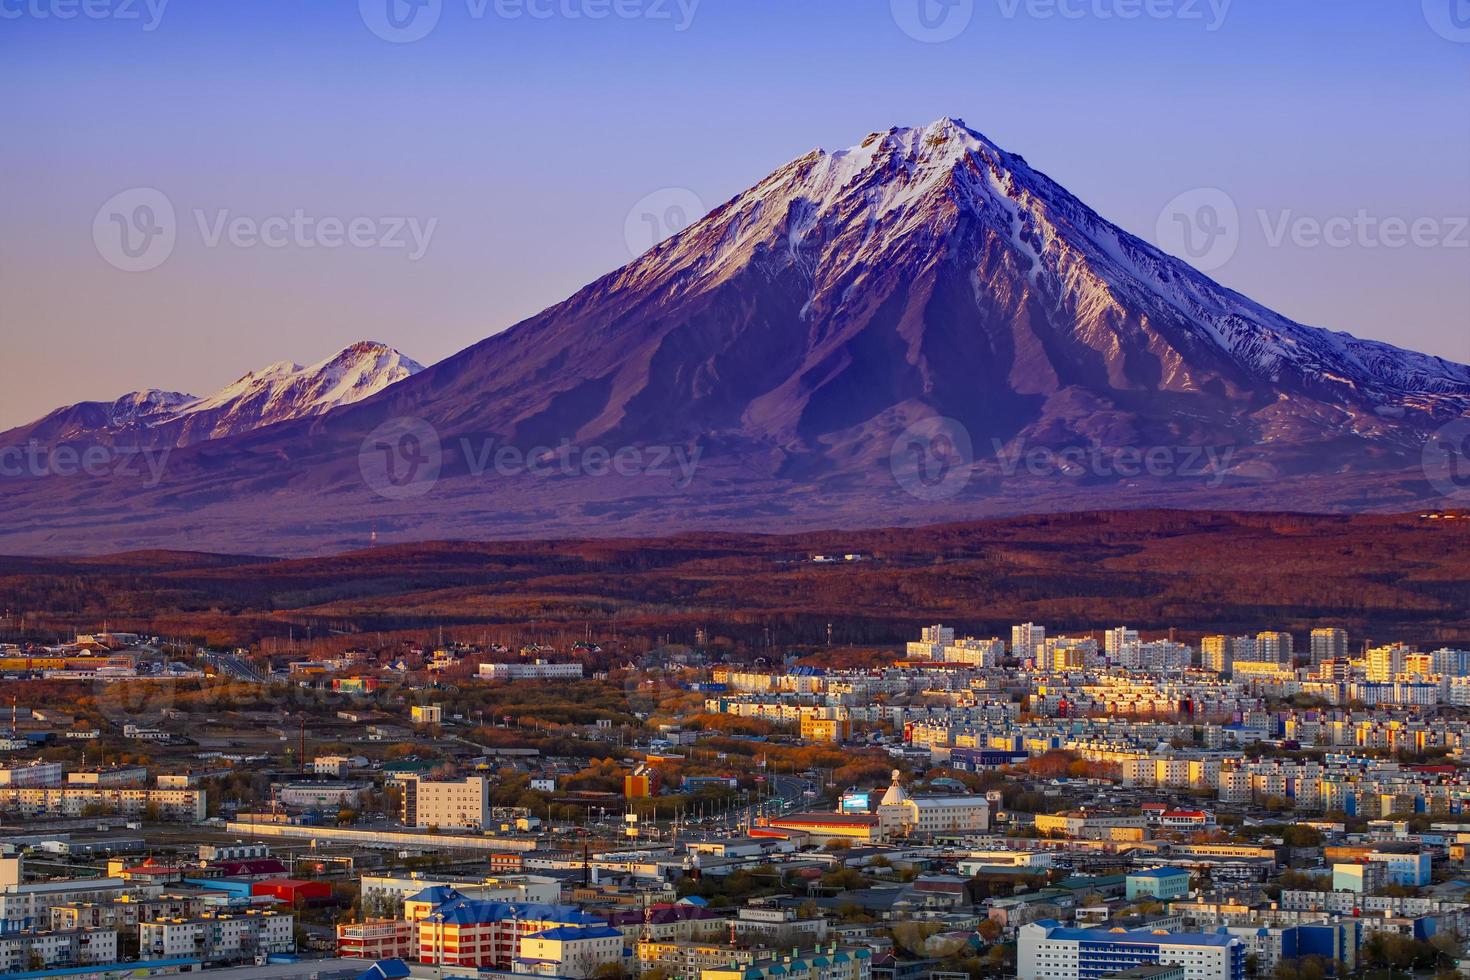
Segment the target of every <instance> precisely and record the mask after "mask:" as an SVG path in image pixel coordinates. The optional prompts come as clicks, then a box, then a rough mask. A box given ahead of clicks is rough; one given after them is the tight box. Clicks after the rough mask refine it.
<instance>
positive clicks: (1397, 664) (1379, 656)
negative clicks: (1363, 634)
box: [1363, 643, 1414, 681]
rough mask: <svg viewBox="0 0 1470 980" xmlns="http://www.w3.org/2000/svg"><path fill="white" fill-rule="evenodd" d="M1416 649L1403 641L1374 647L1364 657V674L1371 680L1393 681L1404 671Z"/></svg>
mask: <svg viewBox="0 0 1470 980" xmlns="http://www.w3.org/2000/svg"><path fill="white" fill-rule="evenodd" d="M1413 652H1414V651H1413V650H1412V649H1410V648H1409V647H1408V646H1407V645H1405V644H1403V643H1392V644H1389V645H1388V646H1384V647H1374V648H1372V649H1371V650H1369V651H1368V653H1367V655H1366V656H1365V657H1364V658H1363V659H1364V674H1365V676H1366V677H1367V678H1368V680H1370V681H1391V680H1393V679H1394V678H1396V677H1398V675H1399V674H1402V673H1404V669H1405V667H1406V665H1407V662H1408V658H1409V655H1410V654H1412V653H1413Z"/></svg>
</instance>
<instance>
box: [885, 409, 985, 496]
mask: <svg viewBox="0 0 1470 980" xmlns="http://www.w3.org/2000/svg"><path fill="white" fill-rule="evenodd" d="M974 463H975V451H974V445H973V444H972V443H971V441H970V431H969V430H968V429H966V428H965V427H964V425H963V424H961V423H960V422H959V421H957V420H955V419H951V418H944V417H942V416H931V417H930V418H927V419H922V420H920V421H918V422H915V423H914V424H913V425H911V426H909V427H908V428H907V429H904V430H903V432H901V433H899V436H898V438H897V439H895V440H894V442H893V448H892V449H891V450H890V451H889V453H888V468H889V469H890V470H891V471H892V473H893V479H894V482H896V483H897V484H898V485H899V486H900V487H902V488H903V491H904V492H905V493H907V494H909V495H910V496H912V497H917V498H919V499H920V500H949V499H950V498H951V497H954V496H955V495H956V494H958V493H959V492H960V491H961V490H963V489H965V486H966V485H967V484H968V483H969V482H970V476H971V471H972V468H973V466H974Z"/></svg>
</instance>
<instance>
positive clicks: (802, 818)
mask: <svg viewBox="0 0 1470 980" xmlns="http://www.w3.org/2000/svg"><path fill="white" fill-rule="evenodd" d="M764 824H765V825H766V826H768V827H775V828H776V829H778V830H799V831H801V832H802V833H806V834H811V835H812V836H813V837H824V838H829V837H843V838H849V839H853V840H860V841H867V842H871V841H875V840H878V839H879V837H880V836H881V833H880V831H879V822H878V818H877V817H875V816H873V815H871V814H867V813H793V814H790V815H789V816H785V817H771V818H770V819H768V820H766V821H764Z"/></svg>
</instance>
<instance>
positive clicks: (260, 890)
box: [250, 878, 332, 908]
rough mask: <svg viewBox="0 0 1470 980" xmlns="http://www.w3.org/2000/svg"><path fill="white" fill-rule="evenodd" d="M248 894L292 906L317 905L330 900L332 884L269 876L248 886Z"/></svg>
mask: <svg viewBox="0 0 1470 980" xmlns="http://www.w3.org/2000/svg"><path fill="white" fill-rule="evenodd" d="M250 894H251V895H253V896H255V897H257V898H261V897H264V898H275V899H279V900H280V901H282V902H285V903H286V904H287V905H290V906H291V907H292V908H296V907H297V906H301V905H318V904H321V903H324V902H330V901H331V900H332V886H331V884H330V883H329V882H325V881H300V880H297V879H295V878H271V879H268V880H266V881H257V882H256V883H255V884H254V885H252V886H250Z"/></svg>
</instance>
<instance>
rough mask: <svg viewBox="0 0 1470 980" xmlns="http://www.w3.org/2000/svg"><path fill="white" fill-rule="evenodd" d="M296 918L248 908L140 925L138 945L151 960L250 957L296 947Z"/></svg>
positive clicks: (144, 955) (238, 958) (239, 958)
mask: <svg viewBox="0 0 1470 980" xmlns="http://www.w3.org/2000/svg"><path fill="white" fill-rule="evenodd" d="M295 928H296V920H295V916H293V915H291V914H290V913H287V912H277V911H274V910H257V909H248V910H246V911H244V912H240V913H238V914H224V913H220V914H214V913H205V914H203V915H200V916H196V917H194V918H188V919H182V918H180V919H160V920H158V921H156V922H141V923H139V924H138V948H139V951H140V954H141V955H142V956H143V957H144V958H147V959H174V958H181V957H190V958H195V959H202V960H204V961H206V962H231V961H240V960H247V959H251V958H253V957H255V956H256V955H258V954H262V953H264V954H270V953H290V952H294V951H295V949H296V931H295Z"/></svg>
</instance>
